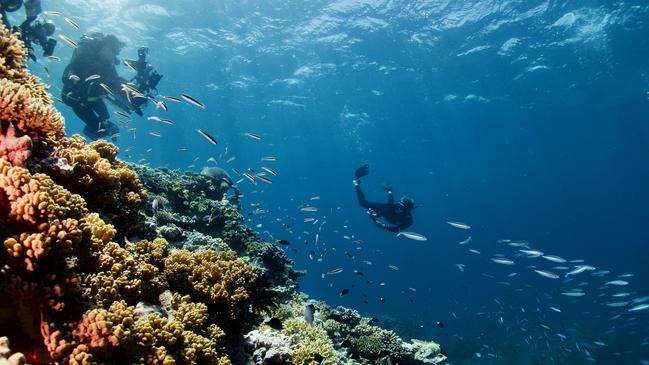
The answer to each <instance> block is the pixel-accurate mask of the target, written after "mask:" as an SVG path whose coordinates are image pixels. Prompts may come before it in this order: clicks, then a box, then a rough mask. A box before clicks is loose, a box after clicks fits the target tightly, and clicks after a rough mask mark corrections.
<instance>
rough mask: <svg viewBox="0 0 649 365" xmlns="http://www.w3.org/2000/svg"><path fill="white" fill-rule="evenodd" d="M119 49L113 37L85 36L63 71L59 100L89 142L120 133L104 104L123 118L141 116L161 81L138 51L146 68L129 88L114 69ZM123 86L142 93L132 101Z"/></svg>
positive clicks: (95, 34) (138, 70) (101, 34)
mask: <svg viewBox="0 0 649 365" xmlns="http://www.w3.org/2000/svg"><path fill="white" fill-rule="evenodd" d="M122 48H124V43H122V42H121V41H120V40H119V39H117V37H115V36H114V35H110V34H108V35H106V34H103V33H99V32H94V33H90V34H87V35H84V36H83V37H82V38H81V39H80V40H79V42H78V48H77V49H75V51H74V53H73V54H72V58H71V60H70V63H69V64H68V66H67V67H66V68H65V70H64V71H63V76H62V81H63V90H62V91H61V99H62V100H63V102H64V103H65V104H66V105H68V106H70V107H71V108H72V110H73V111H74V113H75V114H76V115H77V116H78V117H79V118H80V119H81V120H82V121H83V122H84V123H85V128H84V130H83V131H84V134H86V135H87V136H88V137H90V138H92V139H97V138H101V137H105V136H109V135H111V136H112V135H114V134H115V133H117V132H118V131H119V127H118V126H117V125H115V124H114V123H113V122H111V121H110V114H109V113H108V108H107V107H106V104H105V103H104V101H107V102H110V103H111V104H113V105H115V106H116V107H117V108H119V109H121V110H122V111H123V112H124V114H130V113H131V112H135V113H136V114H138V115H142V110H141V107H142V105H143V104H144V103H146V101H147V100H148V99H147V98H148V95H149V92H150V91H151V90H155V88H156V86H157V83H158V82H159V81H160V79H161V78H162V76H160V75H159V74H158V73H157V72H155V71H153V68H152V67H151V66H150V65H149V64H148V63H146V52H145V51H143V48H141V49H140V51H139V52H138V53H139V54H140V59H139V60H138V62H140V64H142V65H144V66H146V67H142V68H140V69H135V70H136V72H137V76H136V79H137V80H136V81H137V82H138V84H137V85H133V84H129V82H128V81H127V80H125V79H124V78H122V77H121V76H119V74H118V73H117V70H116V68H115V66H116V65H118V64H119V60H118V59H117V56H118V55H119V53H120V52H121V50H122ZM138 77H139V79H138ZM123 85H131V87H132V88H135V87H137V88H143V89H145V90H143V91H142V93H141V94H140V93H138V94H139V96H137V97H133V98H131V97H130V95H129V94H128V93H130V91H125V90H124V87H123ZM138 91H139V90H138Z"/></svg>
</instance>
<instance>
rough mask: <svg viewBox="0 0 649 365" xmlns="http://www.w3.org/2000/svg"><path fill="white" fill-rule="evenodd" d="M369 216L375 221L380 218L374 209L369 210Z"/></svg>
mask: <svg viewBox="0 0 649 365" xmlns="http://www.w3.org/2000/svg"><path fill="white" fill-rule="evenodd" d="M367 215H369V216H370V218H371V219H372V220H374V221H375V220H376V218H377V217H378V214H376V212H375V211H374V210H373V209H372V208H370V209H368V210H367Z"/></svg>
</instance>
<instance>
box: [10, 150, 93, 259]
mask: <svg viewBox="0 0 649 365" xmlns="http://www.w3.org/2000/svg"><path fill="white" fill-rule="evenodd" d="M0 195H2V196H4V200H5V201H6V202H7V203H8V215H7V223H8V224H7V225H5V226H4V227H3V228H2V229H0V233H2V234H3V236H5V235H6V238H5V239H4V247H5V249H6V250H7V253H8V255H9V257H10V260H11V262H16V265H21V266H23V267H24V269H26V270H27V271H34V270H36V269H37V268H38V266H39V265H41V264H44V265H50V266H53V267H58V266H59V265H60V261H61V260H62V259H63V258H64V257H66V256H68V255H70V253H71V251H72V248H73V245H75V244H78V243H79V242H80V241H81V237H82V232H81V230H80V229H79V228H78V219H80V218H81V217H82V216H83V215H84V214H85V213H86V211H85V205H84V203H83V200H82V199H81V198H80V197H79V196H77V195H73V194H71V193H70V192H68V191H67V190H65V189H63V188H61V187H60V186H57V185H55V184H54V183H53V182H52V181H51V180H50V179H49V177H47V176H45V175H41V174H37V175H34V176H31V175H30V174H29V172H28V171H27V170H26V169H24V168H21V167H11V165H10V164H9V162H7V161H6V160H2V159H0ZM18 262H19V263H18Z"/></svg>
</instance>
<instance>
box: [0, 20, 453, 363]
mask: <svg viewBox="0 0 649 365" xmlns="http://www.w3.org/2000/svg"><path fill="white" fill-rule="evenodd" d="M0 54H1V55H2V57H1V58H0V241H1V242H2V244H3V247H4V250H0V296H2V297H3V298H11V300H5V301H2V302H0V328H2V331H3V332H5V331H6V333H2V334H7V335H10V336H11V341H12V347H13V349H14V350H17V351H19V352H17V353H15V354H13V355H12V354H11V352H10V350H9V343H8V339H6V338H0V361H7V362H9V363H10V364H22V363H25V362H26V361H28V362H30V363H33V364H52V363H58V364H72V365H76V364H135V363H137V364H166V365H170V364H179V365H183V364H188V365H193V364H214V365H230V364H233V363H234V364H243V363H246V361H248V360H249V361H253V362H254V363H255V364H294V365H306V364H308V365H315V364H327V365H333V364H342V363H345V364H380V363H385V362H386V361H387V362H388V363H389V362H390V361H394V362H398V363H399V364H418V365H419V364H438V363H443V362H444V360H445V356H444V354H443V351H442V350H441V349H440V348H439V346H437V345H436V344H434V343H428V342H422V341H413V342H412V343H405V342H404V341H402V340H401V339H400V338H399V337H398V336H397V335H396V334H395V333H394V332H392V331H388V330H384V329H381V328H379V327H377V326H375V325H374V324H373V322H372V321H371V320H370V319H367V318H364V317H362V316H360V315H359V314H358V313H356V312H354V311H352V310H349V309H345V308H337V309H331V308H329V307H328V306H327V305H326V304H324V303H321V302H316V301H309V303H310V304H312V305H314V307H315V308H316V309H317V311H316V313H315V320H313V318H310V319H309V321H308V322H307V321H305V320H304V319H303V318H302V316H303V313H304V305H305V304H306V303H307V298H306V297H305V296H304V295H301V294H299V292H297V285H296V280H297V278H298V276H299V275H300V273H298V272H296V271H294V270H293V269H292V264H293V262H292V261H291V260H290V259H288V258H287V257H286V256H285V255H284V253H283V251H281V249H279V248H278V247H276V246H274V245H272V244H269V243H266V242H264V241H263V240H261V239H260V238H259V237H258V236H257V235H256V234H255V233H254V232H253V231H252V230H251V229H250V228H248V227H247V226H245V225H244V224H243V222H244V218H243V216H242V215H241V214H240V213H239V209H240V207H239V203H238V199H239V193H238V191H236V188H235V187H234V186H233V183H232V181H231V180H229V179H228V178H226V176H227V175H225V174H224V172H223V171H220V170H216V169H213V170H208V171H206V173H205V174H182V175H181V174H180V173H178V172H175V171H170V170H166V169H155V170H154V169H150V168H146V167H142V166H136V165H128V164H126V163H124V162H122V161H120V160H119V159H118V158H117V153H118V149H117V147H115V146H114V145H112V144H110V143H108V142H105V141H97V142H92V143H89V144H87V143H86V141H85V140H84V139H83V138H82V137H80V136H72V137H66V136H65V134H64V131H63V127H64V120H63V118H62V117H61V115H60V114H59V113H58V112H57V111H56V110H55V109H54V108H53V107H52V105H51V97H50V96H49V94H48V92H47V88H46V86H45V85H43V84H41V83H40V82H39V80H38V79H37V78H35V77H33V76H31V75H30V74H29V72H28V70H27V69H26V68H25V59H26V55H27V53H26V51H25V49H24V47H23V44H22V43H21V42H20V41H19V40H18V39H17V37H16V36H15V35H13V34H11V33H10V32H9V31H8V30H7V29H6V28H5V27H4V26H1V25H0ZM231 188H234V192H235V194H234V195H230V196H228V195H227V192H228V190H229V189H231ZM147 190H148V192H147ZM147 206H150V209H149V208H147ZM135 234H137V235H139V236H140V237H141V238H143V239H141V240H138V241H137V242H130V241H129V239H128V237H133V235H135ZM161 237H162V238H161ZM165 238H166V239H168V240H169V241H171V243H168V241H167V240H166V239H165ZM134 241H135V240H134ZM278 302H281V303H282V304H278ZM264 315H270V316H271V317H270V319H269V318H264V317H263V316H264ZM310 317H311V316H310ZM311 322H313V323H311ZM246 333H247V335H245V334H246ZM244 335H245V336H244ZM21 353H23V354H24V355H22V354H21ZM10 355H11V356H10Z"/></svg>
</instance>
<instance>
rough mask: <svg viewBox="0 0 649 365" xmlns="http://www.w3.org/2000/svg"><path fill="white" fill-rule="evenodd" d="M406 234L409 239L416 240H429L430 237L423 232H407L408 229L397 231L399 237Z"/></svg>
mask: <svg viewBox="0 0 649 365" xmlns="http://www.w3.org/2000/svg"><path fill="white" fill-rule="evenodd" d="M400 236H404V237H406V238H408V239H411V240H414V241H427V240H428V238H426V236H424V235H423V234H419V233H415V232H407V231H401V232H399V233H397V237H400Z"/></svg>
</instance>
